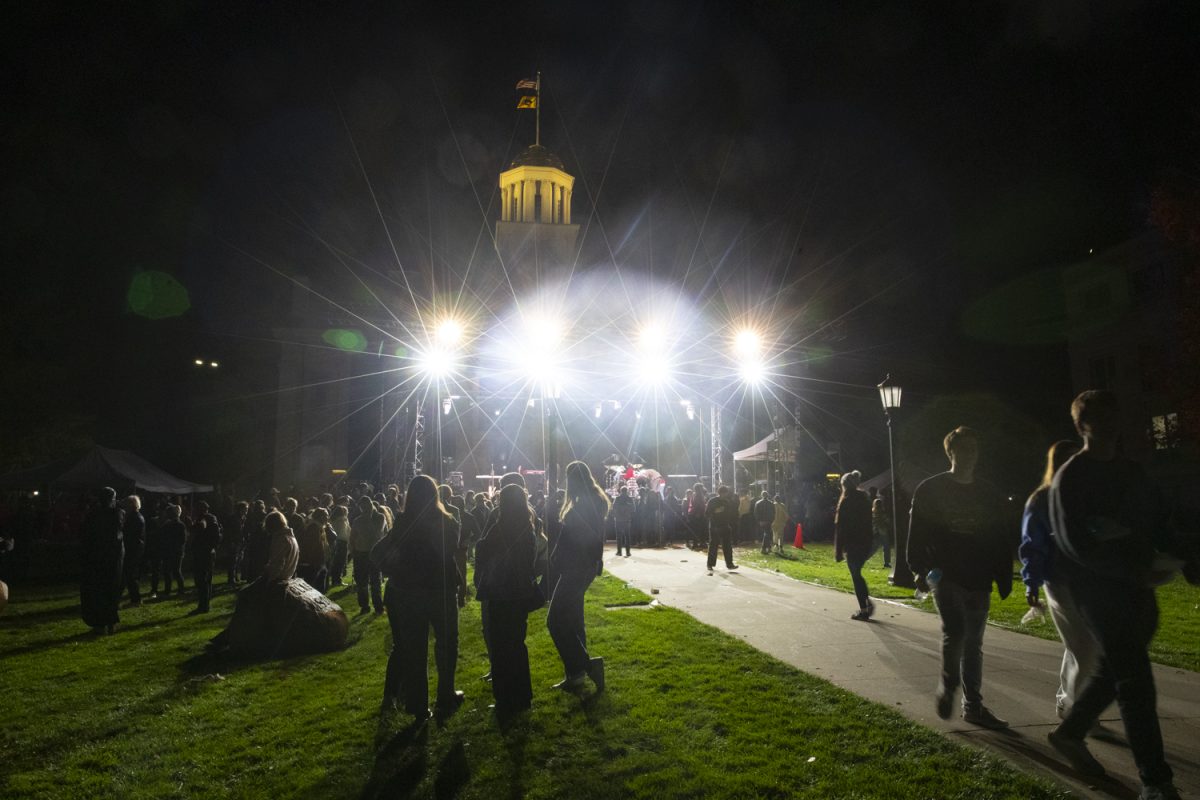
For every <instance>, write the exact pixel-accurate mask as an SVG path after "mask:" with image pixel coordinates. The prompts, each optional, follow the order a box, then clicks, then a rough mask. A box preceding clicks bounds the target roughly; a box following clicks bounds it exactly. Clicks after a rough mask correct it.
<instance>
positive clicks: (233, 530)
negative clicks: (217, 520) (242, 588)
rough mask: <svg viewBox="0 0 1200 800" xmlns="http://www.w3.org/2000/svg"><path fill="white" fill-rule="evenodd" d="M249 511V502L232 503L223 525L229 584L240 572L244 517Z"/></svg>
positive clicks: (244, 537) (243, 546)
mask: <svg viewBox="0 0 1200 800" xmlns="http://www.w3.org/2000/svg"><path fill="white" fill-rule="evenodd" d="M249 513H250V504H249V503H247V502H246V501H245V500H241V501H239V502H237V503H235V504H234V506H233V512H232V513H231V514H230V515H229V518H228V522H227V523H226V525H225V530H224V534H223V537H222V538H223V540H224V545H225V555H226V557H227V558H228V559H229V561H228V564H227V566H228V573H227V579H228V582H229V584H230V585H233V584H235V583H237V582H238V578H239V577H240V576H241V574H242V559H243V558H244V557H245V553H246V518H247V516H248V515H249Z"/></svg>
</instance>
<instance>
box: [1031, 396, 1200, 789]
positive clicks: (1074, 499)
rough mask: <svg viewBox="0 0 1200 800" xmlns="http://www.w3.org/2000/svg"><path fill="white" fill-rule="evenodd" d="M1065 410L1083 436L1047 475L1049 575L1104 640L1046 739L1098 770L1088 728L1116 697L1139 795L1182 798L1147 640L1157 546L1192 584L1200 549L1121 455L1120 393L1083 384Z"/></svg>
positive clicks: (1160, 573)
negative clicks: (1053, 555) (1166, 745)
mask: <svg viewBox="0 0 1200 800" xmlns="http://www.w3.org/2000/svg"><path fill="white" fill-rule="evenodd" d="M1071 418H1072V420H1073V421H1074V422H1075V429H1076V430H1077V431H1078V432H1079V435H1080V436H1081V437H1082V438H1083V442H1084V444H1083V449H1082V450H1081V451H1080V452H1079V453H1078V454H1076V455H1075V456H1073V457H1072V458H1071V459H1070V460H1069V461H1067V463H1066V464H1064V465H1063V466H1062V468H1061V469H1059V470H1058V472H1057V473H1056V474H1055V476H1054V480H1053V481H1052V483H1051V485H1050V499H1049V505H1050V520H1051V526H1052V529H1053V532H1054V539H1055V543H1056V545H1057V547H1058V551H1057V552H1058V555H1059V556H1060V557H1059V558H1057V560H1056V561H1055V564H1054V569H1055V579H1056V584H1055V585H1056V586H1057V585H1058V582H1062V581H1065V584H1066V586H1067V587H1068V589H1069V590H1070V592H1071V595H1072V598H1073V599H1074V601H1075V603H1076V606H1077V608H1078V610H1079V612H1080V613H1081V616H1082V617H1083V619H1084V621H1085V622H1086V624H1087V627H1088V629H1089V631H1090V632H1091V634H1092V635H1093V636H1094V637H1095V639H1096V641H1097V642H1099V644H1100V657H1099V663H1098V664H1096V666H1095V667H1094V668H1093V670H1092V673H1091V674H1090V675H1088V676H1087V677H1086V678H1085V680H1084V682H1083V686H1082V688H1081V689H1080V690H1079V691H1078V693H1077V694H1076V696H1075V702H1074V704H1073V705H1072V706H1071V708H1070V710H1069V711H1067V713H1066V716H1065V717H1064V718H1063V721H1062V723H1061V724H1060V725H1059V726H1058V727H1057V728H1056V729H1055V730H1053V731H1051V732H1050V734H1049V739H1050V744H1051V745H1053V746H1054V748H1055V749H1056V750H1058V751H1059V753H1061V754H1062V755H1064V756H1065V757H1066V758H1067V760H1068V761H1070V762H1071V765H1072V766H1073V767H1075V769H1076V770H1078V771H1079V772H1081V773H1083V774H1085V775H1088V776H1091V777H1098V776H1101V775H1103V774H1104V767H1103V766H1102V765H1101V764H1100V762H1098V761H1096V759H1095V758H1094V757H1093V756H1092V755H1091V753H1090V752H1088V749H1087V745H1086V744H1085V743H1084V737H1085V736H1086V735H1087V733H1088V731H1089V729H1090V728H1091V727H1092V725H1094V724H1095V722H1096V720H1097V718H1098V717H1099V715H1100V713H1101V712H1102V711H1103V710H1104V709H1105V708H1106V707H1107V706H1108V704H1109V703H1111V702H1112V701H1113V700H1114V699H1116V701H1117V705H1118V706H1120V709H1121V721H1122V722H1123V723H1124V724H1125V735H1126V738H1127V739H1128V740H1129V748H1130V750H1132V751H1133V760H1134V763H1135V764H1136V765H1137V770H1138V777H1140V778H1141V781H1142V792H1141V794H1140V795H1139V797H1142V798H1147V799H1149V798H1164V799H1166V800H1169V798H1178V797H1179V792H1178V790H1176V788H1175V786H1174V773H1173V772H1172V770H1171V767H1170V765H1169V764H1168V763H1167V760H1166V755H1165V753H1164V751H1163V740H1162V731H1161V728H1160V726H1159V721H1158V710H1157V708H1156V706H1155V688H1154V672H1153V670H1152V669H1151V665H1150V656H1149V652H1148V650H1149V646H1150V642H1151V640H1152V639H1153V638H1154V632H1155V630H1156V629H1157V627H1158V602H1157V600H1156V598H1155V596H1154V586H1155V585H1156V584H1157V583H1159V582H1162V581H1163V580H1165V579H1168V578H1169V576H1170V574H1171V573H1172V571H1171V570H1168V569H1164V567H1163V565H1162V563H1161V561H1162V559H1161V557H1160V554H1163V555H1166V556H1172V557H1175V558H1176V559H1178V561H1179V563H1182V564H1183V574H1184V577H1185V578H1187V580H1188V582H1189V583H1192V584H1200V558H1198V557H1197V554H1196V552H1194V551H1190V552H1189V550H1188V549H1187V547H1186V543H1185V542H1184V541H1183V540H1182V539H1181V538H1180V537H1179V536H1178V535H1177V534H1176V532H1175V531H1174V530H1173V528H1172V526H1171V524H1170V521H1169V519H1168V517H1167V513H1166V505H1165V503H1163V502H1162V500H1161V498H1160V497H1159V496H1158V492H1157V487H1155V486H1154V485H1153V484H1152V483H1151V482H1150V480H1149V479H1148V478H1147V477H1146V474H1145V473H1144V472H1143V471H1142V468H1141V467H1140V466H1138V465H1137V464H1135V463H1134V462H1132V461H1130V460H1128V459H1125V458H1122V457H1121V456H1120V455H1119V452H1118V443H1119V438H1120V430H1121V416H1120V410H1119V408H1118V406H1117V399H1116V397H1115V396H1114V395H1113V394H1112V393H1111V392H1106V391H1086V392H1083V393H1081V394H1080V395H1079V396H1078V397H1076V398H1075V400H1074V401H1073V402H1072V403H1071Z"/></svg>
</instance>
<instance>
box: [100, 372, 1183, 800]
mask: <svg viewBox="0 0 1200 800" xmlns="http://www.w3.org/2000/svg"><path fill="white" fill-rule="evenodd" d="M1071 413H1072V417H1073V419H1074V421H1075V425H1076V428H1077V430H1078V433H1079V436H1080V440H1081V441H1080V442H1079V443H1076V442H1070V441H1062V442H1058V443H1056V444H1055V445H1054V446H1053V447H1051V449H1050V452H1049V454H1048V456H1047V463H1046V470H1045V475H1044V478H1043V480H1042V481H1041V484H1040V485H1039V486H1038V488H1037V489H1036V490H1035V491H1034V492H1033V493H1032V495H1031V496H1030V497H1029V499H1028V502H1027V503H1026V506H1025V511H1024V515H1023V519H1022V521H1021V523H1020V525H1019V526H1017V525H1016V524H1010V523H1009V521H1008V514H1007V512H1006V510H1005V501H1004V498H1003V497H1002V496H1001V495H1000V494H999V493H998V492H997V491H996V490H995V489H994V488H993V487H991V486H990V485H989V484H988V483H987V482H985V481H981V480H978V479H977V477H976V470H977V465H978V462H979V459H980V456H981V453H980V442H979V436H978V434H977V433H976V432H975V431H973V430H971V429H970V428H966V427H959V428H956V429H955V430H953V431H951V432H950V433H949V434H948V435H947V436H946V437H945V440H944V442H943V445H944V450H945V453H946V456H947V459H948V460H949V469H948V470H947V471H945V472H943V473H940V474H938V475H934V476H933V477H931V478H929V479H927V480H925V481H924V482H922V483H921V484H920V485H919V486H917V488H916V489H915V491H914V492H913V495H912V505H911V511H910V514H909V519H908V537H907V553H906V555H907V560H908V564H909V565H910V567H911V569H912V571H913V573H914V574H915V579H916V583H917V586H918V590H919V591H923V592H928V593H930V594H931V595H932V596H933V598H934V600H935V604H936V607H937V611H938V614H939V616H940V619H941V625H942V648H941V656H942V673H941V678H940V680H939V682H938V685H937V690H936V692H935V708H936V711H937V713H938V715H939V716H940V717H942V718H948V717H949V716H950V714H951V712H952V709H953V705H954V701H955V698H956V696H957V694H958V692H959V690H960V689H961V691H962V701H961V708H962V717H963V719H964V720H965V721H966V722H968V723H971V724H975V725H979V726H982V727H986V728H993V729H999V728H1004V727H1007V725H1008V723H1007V722H1006V721H1005V720H1003V719H1001V718H1000V717H998V716H997V715H996V714H994V713H993V712H992V711H991V710H990V709H989V708H988V707H987V706H985V705H984V703H983V693H982V687H983V638H984V633H985V631H986V623H987V618H988V612H989V604H990V598H991V593H992V589H993V586H994V587H995V588H996V590H997V592H998V593H999V596H1000V597H1001V598H1002V599H1003V598H1005V597H1007V596H1008V595H1009V594H1010V593H1011V591H1012V588H1013V570H1012V565H1013V557H1014V554H1017V555H1018V556H1019V558H1020V561H1021V563H1022V565H1023V569H1022V573H1021V577H1022V579H1023V580H1024V583H1025V587H1026V599H1027V601H1028V603H1029V604H1030V606H1032V607H1035V608H1041V604H1042V599H1043V598H1044V599H1045V601H1046V603H1047V605H1048V607H1049V613H1050V615H1051V618H1052V619H1053V621H1054V623H1055V625H1056V627H1057V628H1058V630H1059V633H1060V634H1061V638H1062V640H1063V643H1064V655H1063V661H1062V667H1061V675H1060V677H1061V686H1060V688H1059V690H1058V693H1057V698H1056V710H1057V714H1058V716H1059V717H1060V718H1061V724H1060V725H1059V726H1058V727H1057V728H1056V729H1055V730H1054V731H1052V732H1051V733H1050V736H1049V738H1050V743H1051V744H1052V746H1053V747H1054V748H1055V749H1056V750H1057V751H1058V752H1060V753H1061V754H1062V755H1063V756H1064V757H1065V758H1066V759H1067V760H1068V761H1069V762H1070V763H1071V764H1072V766H1073V767H1075V768H1076V769H1077V770H1078V771H1080V772H1081V773H1084V774H1086V775H1089V776H1100V775H1102V774H1103V773H1104V768H1103V766H1102V765H1101V764H1100V763H1099V762H1098V761H1096V760H1095V758H1093V757H1092V755H1091V754H1090V752H1089V751H1088V749H1087V746H1086V744H1085V737H1086V735H1087V734H1088V732H1089V730H1091V728H1092V726H1093V725H1094V724H1095V723H1096V720H1097V718H1098V716H1099V714H1100V713H1101V712H1102V711H1103V710H1104V708H1105V707H1106V706H1107V705H1109V704H1110V703H1111V702H1112V701H1113V700H1114V699H1115V700H1116V701H1117V703H1118V705H1119V706H1120V709H1121V716H1122V719H1123V721H1124V723H1125V727H1126V732H1127V735H1128V739H1129V742H1130V745H1131V749H1132V751H1133V756H1134V759H1135V761H1136V763H1137V766H1138V770H1139V774H1140V775H1141V778H1142V782H1143V785H1144V791H1143V795H1142V796H1143V797H1147V798H1158V797H1166V798H1170V797H1174V796H1177V795H1176V794H1173V791H1174V789H1173V786H1172V773H1171V769H1170V767H1169V766H1168V765H1167V763H1166V761H1165V758H1164V753H1163V743H1162V736H1161V733H1160V731H1159V724H1158V717H1157V712H1156V708H1155V690H1154V679H1153V673H1152V671H1151V666H1150V660H1149V655H1148V647H1149V644H1150V641H1151V639H1152V637H1153V635H1154V631H1155V629H1156V627H1157V620H1158V611H1157V606H1156V601H1155V595H1154V588H1153V587H1154V585H1155V583H1156V582H1159V581H1161V580H1162V579H1163V578H1164V577H1165V576H1166V575H1167V574H1170V573H1172V572H1173V571H1175V570H1178V569H1180V568H1182V569H1183V572H1184V574H1185V576H1186V577H1187V579H1188V580H1189V581H1191V582H1193V583H1198V582H1200V558H1198V556H1197V552H1196V549H1195V547H1194V543H1185V542H1184V541H1183V540H1182V539H1181V538H1180V537H1176V536H1174V535H1173V532H1172V528H1171V525H1170V524H1169V521H1168V520H1167V519H1166V518H1165V517H1164V511H1163V509H1164V508H1165V506H1164V505H1163V504H1162V503H1159V502H1156V500H1155V491H1154V486H1153V485H1152V484H1151V483H1150V482H1149V480H1148V479H1147V478H1146V476H1145V475H1144V473H1143V472H1142V471H1141V470H1140V468H1138V467H1137V466H1136V465H1135V464H1134V463H1133V462H1131V461H1128V460H1126V459H1124V458H1122V457H1121V456H1120V455H1119V454H1118V450H1117V445H1116V442H1117V419H1118V417H1117V408H1116V401H1115V399H1114V398H1113V396H1112V395H1111V394H1110V393H1107V392H1085V393H1083V394H1081V395H1080V396H1079V397H1078V398H1076V399H1075V401H1074V403H1073V405H1072V407H1071ZM565 476H566V481H565V488H564V489H562V490H559V491H557V492H555V493H554V494H553V495H551V496H549V497H547V496H546V495H545V494H544V493H542V492H535V493H533V494H532V495H530V494H529V493H528V492H527V491H526V487H525V482H524V478H523V476H522V475H520V474H519V473H510V474H507V475H505V476H504V477H503V478H502V479H501V481H500V486H499V487H498V490H497V489H492V490H489V491H488V492H486V493H473V492H470V491H468V492H465V493H463V494H458V493H455V492H454V490H453V489H452V488H451V487H449V486H446V485H442V486H438V485H437V484H436V483H435V482H434V481H433V480H432V479H431V478H429V477H427V476H417V477H416V478H414V479H413V481H412V482H411V483H410V484H409V486H408V487H407V488H406V490H401V488H400V487H398V486H389V487H388V488H387V489H386V490H385V491H384V492H381V493H373V491H372V489H371V487H370V486H369V485H367V484H360V485H359V486H357V487H354V488H353V489H352V490H351V491H350V493H349V494H347V495H345V496H342V497H336V498H335V497H334V496H333V495H332V494H325V495H323V496H321V497H310V498H308V499H307V500H305V501H303V502H300V501H298V500H297V499H295V498H292V497H284V498H281V497H280V496H279V494H278V493H277V492H274V491H272V493H271V494H270V495H269V496H268V497H266V498H262V499H257V500H255V501H254V502H253V503H248V502H239V503H232V502H227V503H226V504H225V505H226V508H225V509H223V510H222V511H221V513H217V512H214V510H212V509H210V508H209V506H208V505H207V504H206V503H204V502H200V503H197V504H196V505H195V508H194V510H193V511H192V513H190V514H185V513H183V509H182V506H181V504H180V503H179V502H172V501H161V502H159V503H158V504H157V505H156V507H155V509H154V511H153V512H152V514H151V515H150V516H149V518H148V519H147V518H145V517H144V516H143V514H142V509H141V502H140V500H139V498H138V497H137V496H130V497H127V498H124V499H122V500H120V501H118V499H117V497H116V493H115V492H113V490H111V489H105V490H103V491H102V492H100V494H99V496H98V497H97V502H96V504H95V506H94V507H93V508H92V510H91V511H90V512H89V513H88V515H87V518H86V520H85V524H84V529H83V531H84V536H83V543H84V559H85V562H86V565H87V568H86V569H85V570H84V577H83V584H82V614H83V618H84V620H85V622H87V624H88V625H90V626H92V627H93V629H94V630H96V631H97V632H108V633H112V632H113V630H114V627H115V626H116V624H117V623H118V621H119V619H118V607H119V604H120V599H121V597H122V595H123V593H126V592H127V593H128V597H129V602H130V603H132V604H134V605H137V604H140V603H141V602H143V596H142V594H141V591H140V581H141V578H142V574H143V569H145V570H147V571H149V573H150V591H149V595H148V596H149V598H150V599H153V598H155V597H157V596H160V594H159V580H160V578H161V580H162V595H164V596H165V595H169V594H170V593H171V592H172V588H173V587H174V588H175V591H176V592H179V593H182V592H183V591H184V586H183V578H182V571H181V563H182V560H183V557H184V554H185V551H186V553H187V554H188V556H189V558H190V560H191V566H192V572H193V584H194V590H195V595H196V601H197V607H196V610H195V613H204V612H206V611H208V609H209V602H210V598H211V596H212V575H213V571H214V568H215V565H216V558H217V556H218V554H220V555H221V556H223V558H224V561H225V564H226V566H227V581H228V583H229V584H231V585H234V586H237V585H238V584H240V583H242V582H247V581H253V580H255V579H258V578H262V579H265V580H286V579H289V578H291V577H293V576H299V577H301V578H303V579H304V580H305V581H306V582H307V583H309V584H310V585H311V586H312V587H314V588H316V589H318V590H319V591H322V592H324V591H327V590H328V588H329V587H330V586H331V585H332V586H338V585H342V584H343V583H344V581H345V578H346V570H347V566H348V564H352V565H353V581H354V585H355V589H356V597H357V601H358V605H359V611H360V613H361V614H368V613H371V612H372V611H373V612H374V613H375V614H377V615H380V614H385V613H386V614H387V615H388V618H389V623H390V625H391V628H392V634H393V641H394V647H393V650H392V653H391V656H390V658H389V661H388V665H387V670H386V679H385V686H384V701H383V707H384V709H385V710H391V709H395V708H397V707H402V708H403V710H405V711H406V712H408V713H409V714H412V715H414V716H415V717H417V718H426V717H428V716H429V715H430V714H431V713H433V712H431V711H430V710H429V705H428V696H427V693H428V689H427V676H426V670H427V649H428V638H429V633H430V631H432V633H433V636H434V640H435V646H434V660H435V663H436V665H437V687H438V688H437V698H436V708H437V710H438V712H439V713H442V714H451V713H453V712H454V710H456V709H457V708H458V706H459V705H460V704H461V703H462V700H463V695H462V692H460V691H458V690H457V689H456V688H455V670H456V663H457V655H458V610H459V609H460V608H461V607H463V606H464V605H465V603H466V602H468V598H469V597H470V595H471V592H470V591H469V589H468V585H467V562H468V560H472V559H473V560H474V563H475V572H474V589H475V594H476V596H477V598H478V600H479V602H480V604H481V621H482V629H483V638H484V642H485V644H486V646H487V650H488V656H489V661H490V666H491V671H490V672H489V674H488V676H486V677H487V678H488V679H489V680H490V681H491V684H492V690H493V694H494V697H495V706H494V708H495V712H496V715H497V717H498V718H499V719H500V720H501V721H507V720H510V719H511V718H513V717H514V716H515V715H517V714H520V713H521V712H523V711H524V710H526V709H528V708H529V707H530V704H531V702H532V698H533V688H532V685H531V681H530V669H529V656H528V651H527V649H526V646H525V638H526V633H527V622H528V615H529V614H530V613H531V612H532V611H534V610H536V609H537V608H540V607H541V606H542V605H544V604H545V603H546V602H547V601H548V602H549V611H548V613H547V617H546V627H547V630H548V632H549V633H550V636H551V638H552V640H553V642H554V645H555V647H556V649H557V651H558V654H559V657H560V659H561V661H562V665H563V679H562V680H561V681H560V682H559V683H558V684H556V685H555V686H556V688H560V689H565V690H569V691H579V690H581V689H583V688H584V687H585V686H586V685H587V683H588V682H589V681H590V682H591V683H592V684H594V686H595V688H596V690H597V691H603V689H604V686H605V681H604V659H603V658H602V657H595V656H593V655H592V654H591V653H590V651H589V650H588V646H587V631H586V627H585V625H584V613H583V607H584V594H585V592H586V591H587V589H588V587H589V586H590V584H591V583H592V581H593V580H594V579H595V578H596V576H597V575H599V574H600V573H601V571H602V559H603V552H604V546H605V542H606V540H607V539H609V538H613V539H615V542H616V553H617V555H618V556H622V555H623V556H625V557H629V556H630V555H631V553H632V548H633V547H634V546H635V545H636V546H655V545H660V544H663V543H665V542H668V541H670V540H672V539H676V540H681V541H686V542H687V544H688V545H689V546H691V547H695V548H704V547H707V552H708V560H707V569H708V570H709V572H710V573H711V571H712V570H713V569H714V568H715V566H716V561H717V556H718V553H720V554H722V555H723V556H724V560H725V565H726V567H727V568H728V569H729V570H736V569H737V564H735V563H734V561H733V552H732V549H733V542H734V541H735V539H742V540H745V539H747V538H752V539H755V540H756V541H758V542H759V543H760V546H761V549H762V552H763V553H767V552H769V551H770V550H771V549H772V547H774V546H780V547H781V546H782V544H783V542H784V540H785V533H786V531H788V529H789V528H790V526H791V524H792V519H791V517H790V515H789V514H788V509H787V508H786V507H785V505H784V504H783V503H782V502H781V500H780V498H779V497H778V496H776V497H774V498H772V497H769V496H768V494H767V492H765V491H764V492H762V493H761V495H760V496H759V497H758V499H757V500H756V501H753V502H752V501H751V499H750V498H749V497H748V496H747V495H746V494H745V493H743V494H742V495H741V497H740V498H739V497H738V496H736V495H735V494H734V493H733V492H732V491H731V490H730V489H729V487H727V486H719V487H718V488H717V490H716V492H715V493H714V494H712V495H709V494H708V492H707V491H706V489H705V487H704V486H703V485H702V484H700V483H696V484H695V485H694V486H693V487H692V488H691V489H688V490H687V491H686V493H685V495H684V497H682V498H677V497H676V496H675V495H674V493H673V492H672V491H669V490H668V491H667V492H665V493H664V494H662V495H660V494H659V493H658V492H656V491H648V490H645V489H644V488H643V489H642V490H641V491H637V492H636V493H637V495H638V496H637V497H636V498H635V497H634V496H633V492H631V489H630V487H625V486H622V487H621V488H620V489H619V491H618V492H617V494H616V497H615V498H612V499H611V500H610V498H609V496H608V495H607V494H606V493H605V492H604V491H603V490H602V489H601V488H600V486H599V485H598V484H597V483H596V481H595V479H594V478H593V476H592V473H591V471H590V470H589V468H588V467H587V465H586V464H584V463H583V462H579V461H576V462H572V463H571V464H570V465H568V467H567V468H566V471H565ZM861 477H862V476H861V474H860V473H858V472H857V471H851V472H848V473H846V474H844V475H843V476H842V477H841V496H840V498H839V500H838V502H837V507H836V513H835V517H834V534H835V536H834V551H835V557H836V559H837V560H838V561H842V560H844V561H846V563H847V567H848V569H849V572H850V576H851V580H852V583H853V586H854V593H855V596H856V600H857V602H858V608H857V609H856V610H855V612H854V614H853V615H852V616H853V618H854V619H856V620H862V621H867V620H870V619H871V617H872V615H873V613H874V610H875V607H874V604H873V603H872V602H871V599H870V593H869V587H868V586H867V584H866V581H865V579H864V578H863V574H862V570H863V566H864V564H865V563H866V561H867V560H868V559H869V558H871V557H872V556H873V555H874V553H875V552H876V550H877V549H879V547H880V545H882V546H883V547H884V548H885V549H884V559H885V564H887V563H888V562H889V561H890V555H891V553H890V551H889V550H888V549H887V547H888V545H889V544H890V543H891V536H890V529H891V527H892V526H891V519H890V516H889V515H888V503H886V502H885V498H883V497H879V496H877V495H873V494H868V493H866V492H863V491H862V490H861V489H860V486H859V484H860V482H861ZM1189 548H1190V549H1189ZM385 578H386V579H387V582H386V590H385V589H384V579H385Z"/></svg>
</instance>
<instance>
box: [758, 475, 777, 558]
mask: <svg viewBox="0 0 1200 800" xmlns="http://www.w3.org/2000/svg"><path fill="white" fill-rule="evenodd" d="M754 521H755V522H756V523H757V524H758V532H759V534H760V535H761V536H762V551H763V553H764V554H766V553H769V552H771V538H772V537H771V523H772V522H774V521H775V504H774V503H772V502H771V496H770V495H769V494H767V490H766V489H763V493H762V495H761V496H760V497H759V498H758V502H757V503H755V504H754Z"/></svg>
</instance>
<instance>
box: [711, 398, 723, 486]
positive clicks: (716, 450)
mask: <svg viewBox="0 0 1200 800" xmlns="http://www.w3.org/2000/svg"><path fill="white" fill-rule="evenodd" d="M709 409H710V410H709V426H708V430H709V440H710V442H711V444H712V490H713V491H714V492H715V491H716V490H717V487H718V486H720V485H721V460H722V455H723V453H722V450H721V408H720V406H718V405H717V404H716V403H713V404H712V405H711V406H710V407H709Z"/></svg>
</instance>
